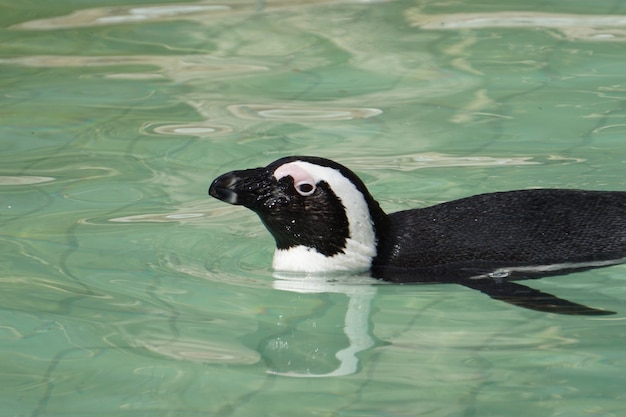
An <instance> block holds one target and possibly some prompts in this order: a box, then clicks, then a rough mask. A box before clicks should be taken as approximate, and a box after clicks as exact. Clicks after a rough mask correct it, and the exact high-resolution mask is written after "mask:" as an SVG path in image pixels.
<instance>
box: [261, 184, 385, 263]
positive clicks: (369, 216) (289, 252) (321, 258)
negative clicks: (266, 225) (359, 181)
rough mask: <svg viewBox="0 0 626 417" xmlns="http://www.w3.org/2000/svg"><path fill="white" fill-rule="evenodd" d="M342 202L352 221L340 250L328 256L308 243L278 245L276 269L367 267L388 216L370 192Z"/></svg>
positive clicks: (375, 253) (275, 259) (372, 257)
mask: <svg viewBox="0 0 626 417" xmlns="http://www.w3.org/2000/svg"><path fill="white" fill-rule="evenodd" d="M363 203H365V204H363ZM343 204H344V206H345V209H346V214H347V217H348V222H349V236H347V237H346V238H345V243H344V246H343V249H342V250H341V251H340V252H338V253H336V254H334V255H332V256H327V255H324V254H322V253H320V252H318V251H317V250H316V249H315V248H314V247H310V246H305V245H295V246H291V247H288V248H279V247H277V248H276V250H275V252H274V259H273V262H272V267H273V269H274V270H276V271H293V272H307V273H309V272H312V273H320V272H334V271H351V272H364V271H368V270H369V269H370V268H371V266H372V262H373V260H374V259H375V258H376V256H377V251H378V247H379V242H380V241H381V239H382V238H383V235H382V233H383V232H384V230H386V229H387V228H388V223H389V219H388V216H387V215H386V214H385V212H384V211H383V210H382V209H381V208H380V205H379V204H378V202H377V201H376V200H374V199H373V198H372V197H371V196H370V195H369V194H368V195H365V196H364V200H361V201H360V202H359V201H354V200H349V201H347V202H344V203H343Z"/></svg>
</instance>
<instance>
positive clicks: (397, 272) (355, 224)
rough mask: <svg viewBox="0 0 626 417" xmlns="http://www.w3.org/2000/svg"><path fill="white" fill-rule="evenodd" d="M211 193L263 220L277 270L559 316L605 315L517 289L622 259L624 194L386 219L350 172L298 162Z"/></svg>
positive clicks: (487, 200)
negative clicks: (453, 293) (407, 286)
mask: <svg viewBox="0 0 626 417" xmlns="http://www.w3.org/2000/svg"><path fill="white" fill-rule="evenodd" d="M209 194H210V195H211V196H213V197H216V198H218V199H220V200H222V201H225V202H227V203H230V204H237V205H243V206H245V207H247V208H249V209H251V210H253V211H254V212H256V213H257V214H258V215H259V217H260V218H261V220H262V222H263V223H264V224H265V226H266V227H267V229H268V230H269V231H270V232H271V233H272V235H273V236H274V239H275V241H276V251H275V254H274V261H273V267H274V269H276V270H280V271H301V272H326V271H365V270H370V271H371V273H372V275H373V276H374V277H377V278H381V279H384V280H387V281H393V282H452V283H458V284H462V285H465V286H467V287H470V288H474V289H477V290H480V291H482V292H483V293H486V294H488V295H490V296H491V297H493V298H497V299H500V300H503V301H507V302H510V303H513V304H517V305H521V306H524V307H527V308H532V309H536V310H541V311H553V312H557V313H564V314H607V313H610V312H606V311H603V310H596V309H592V308H589V307H585V306H582V305H579V304H575V303H571V302H569V301H566V300H561V299H558V298H556V297H554V296H552V295H549V294H545V293H541V292H539V291H537V290H533V289H531V288H528V287H525V286H522V285H520V284H516V283H513V282H511V280H519V279H529V278H538V277H542V276H546V275H559V274H566V273H569V272H573V271H579V270H584V269H590V268H597V267H602V266H608V265H613V264H617V263H621V262H623V261H624V260H625V258H626V192H613V191H582V190H562V189H535V190H519V191H508V192H498V193H490V194H481V195H476V196H472V197H467V198H463V199H460V200H455V201H450V202H446V203H442V204H438V205H435V206H431V207H427V208H421V209H414V210H405V211H400V212H396V213H392V214H389V215H388V214H386V213H384V211H383V210H382V209H381V208H380V206H379V204H378V203H377V202H376V201H375V200H374V198H373V197H372V196H371V194H370V193H369V191H368V190H367V188H366V187H365V185H364V184H363V182H362V181H361V180H360V179H359V178H358V177H357V176H356V175H355V174H354V173H353V172H352V171H350V170H349V169H347V168H346V167H344V166H342V165H340V164H338V163H336V162H333V161H330V160H327V159H323V158H318V157H308V156H292V157H286V158H282V159H279V160H277V161H275V162H272V163H271V164H269V165H268V166H267V167H263V168H256V169H248V170H242V171H232V172H229V173H226V174H224V175H222V176H220V177H218V178H217V179H215V180H214V181H213V183H212V184H211V187H210V188H209Z"/></svg>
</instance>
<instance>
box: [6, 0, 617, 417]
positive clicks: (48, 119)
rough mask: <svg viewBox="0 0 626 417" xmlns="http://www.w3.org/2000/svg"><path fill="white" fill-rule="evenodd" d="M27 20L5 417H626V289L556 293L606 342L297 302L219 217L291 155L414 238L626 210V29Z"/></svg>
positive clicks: (575, 287) (363, 19)
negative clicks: (523, 200)
mask: <svg viewBox="0 0 626 417" xmlns="http://www.w3.org/2000/svg"><path fill="white" fill-rule="evenodd" d="M0 7H1V10H2V13H0V24H1V29H0V83H1V84H0V85H1V90H0V91H1V95H0V109H1V114H2V123H1V124H0V143H1V146H2V152H1V153H0V216H1V217H0V221H1V222H2V226H1V229H0V247H1V248H2V255H1V257H0V268H1V269H0V271H1V272H0V283H1V288H2V290H1V291H0V355H1V357H0V384H1V385H0V386H1V387H2V390H1V391H0V416H2V417H4V416H113V415H115V416H118V415H128V416H290V417H291V416H341V417H344V416H422V415H424V416H426V415H428V416H446V417H451V416H464V417H470V416H481V417H485V416H487V417H488V416H494V417H495V416H512V415H514V416H516V417H519V416H529V417H531V416H532V417H536V416H568V417H578V416H594V417H597V416H603V417H604V416H606V417H608V416H623V415H626V388H625V387H626V377H625V375H626V352H625V351H624V346H625V345H626V322H625V318H626V286H625V285H624V284H625V283H626V278H625V277H624V276H625V275H626V267H624V266H615V267H611V268H605V269H600V270H593V271H589V272H584V273H578V274H573V275H570V276H562V277H554V278H546V279H543V280H539V281H533V282H531V283H529V285H531V286H532V287H534V288H538V289H541V290H544V291H546V292H550V293H553V294H556V295H558V296H559V297H562V298H566V299H569V300H572V301H575V302H579V303H583V304H587V305H590V306H593V307H596V308H603V309H607V310H612V311H616V312H618V314H616V315H613V316H606V317H603V318H586V317H566V316H557V315H551V314H546V313H539V312H533V311H529V310H525V309H522V308H519V307H515V306H511V305H508V304H504V303H501V302H498V301H495V300H492V299H490V298H488V297H486V296H484V295H482V294H480V293H478V292H474V291H471V290H469V289H466V288H462V287H458V286H454V285H418V286H398V285H375V286H372V285H370V284H369V283H367V282H365V283H363V282H360V281H359V283H358V284H353V285H350V284H345V283H343V282H339V283H337V284H336V285H334V286H331V287H326V288H317V289H315V288H314V289H311V288H308V289H303V288H302V287H299V286H298V285H299V284H298V283H295V284H293V283H292V284H293V285H294V286H295V287H294V286H292V287H289V281H287V283H286V284H285V283H283V282H282V281H281V280H280V279H278V278H276V277H274V276H273V274H272V271H271V269H270V263H271V256H272V252H273V247H272V239H271V237H270V236H269V234H268V233H267V232H266V231H265V230H264V228H263V226H262V225H261V223H260V222H259V221H258V219H257V218H256V217H255V216H254V215H253V214H252V213H250V212H247V211H246V210H245V209H241V208H233V207H231V206H227V205H225V204H223V203H221V202H219V201H216V200H212V199H209V198H208V196H207V195H206V190H207V188H208V185H209V184H210V182H211V180H212V179H213V178H214V177H215V176H217V175H218V174H220V173H222V172H225V171H229V170H232V169H242V168H248V167H255V166H261V165H266V164H267V163H269V162H270V161H272V160H274V159H277V158H278V157H280V156H284V155H289V154H312V155H319V156H324V157H329V158H332V159H336V160H338V161H340V162H342V163H344V164H346V165H348V166H349V167H351V168H353V169H354V170H355V171H357V172H358V173H359V174H360V175H361V176H362V178H363V179H364V180H365V181H366V182H367V184H368V186H369V187H370V190H371V191H372V193H373V194H374V195H375V196H377V198H378V199H379V201H380V202H381V204H382V206H383V207H384V208H385V209H386V210H388V211H395V210H399V209H405V208H412V207H417V206H425V205H429V204H434V203H437V202H441V201H445V200H450V199H453V198H459V197H464V196H467V195H471V194H476V193H480V192H490V191H499V190H508V189H517V188H530V187H569V188H588V189H604V190H608V189H614V190H625V189H626V181H625V179H624V174H625V172H626V167H625V166H624V161H626V147H625V146H624V137H625V136H626V110H625V107H624V103H625V102H626V101H625V100H626V82H625V81H624V80H625V77H624V71H625V68H626V54H625V52H624V51H625V49H624V48H625V42H626V2H623V1H602V2H592V3H591V2H586V1H577V2H575V1H569V2H543V1H542V2H539V1H524V2H522V1H511V2H490V1H477V2H469V1H465V2H464V1H455V0H452V1H448V2H436V1H434V0H419V1H413V2H409V1H389V2H384V1H380V2H376V1H373V2H367V1H363V2H359V1H333V2H330V1H327V2H324V1H301V2H279V1H258V2H253V1H245V0H241V1H232V2H227V3H217V2H214V1H205V2H196V3H193V2H188V3H187V2H176V1H170V2H167V3H165V2H161V3H159V2H158V1H156V0H155V1H153V2H150V3H148V2H145V1H140V0H138V1H135V2H133V3H132V5H129V4H128V3H127V2H125V1H118V0H99V1H91V2H84V1H78V0H63V1H55V2H41V1H35V0H30V1H21V2H19V3H16V2H8V1H1V2H0ZM302 285H305V284H302ZM341 352H343V353H341ZM314 375H327V377H319V378H316V377H313V376H314Z"/></svg>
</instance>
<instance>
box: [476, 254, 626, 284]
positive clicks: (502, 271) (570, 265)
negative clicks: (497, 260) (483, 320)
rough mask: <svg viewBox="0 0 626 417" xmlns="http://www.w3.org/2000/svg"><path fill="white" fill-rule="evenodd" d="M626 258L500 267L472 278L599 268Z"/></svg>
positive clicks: (622, 261) (621, 261) (620, 261)
mask: <svg viewBox="0 0 626 417" xmlns="http://www.w3.org/2000/svg"><path fill="white" fill-rule="evenodd" d="M624 261H626V258H620V259H613V260H608V261H589V262H565V263H561V264H548V265H531V266H514V267H510V268H498V269H496V270H495V271H493V272H490V273H488V274H483V275H477V276H475V277H472V279H480V278H505V277H507V276H509V275H510V274H511V273H515V272H522V273H523V272H528V273H533V272H538V273H543V272H556V271H563V270H567V269H584V268H599V267H602V266H609V265H617V264H621V263H624Z"/></svg>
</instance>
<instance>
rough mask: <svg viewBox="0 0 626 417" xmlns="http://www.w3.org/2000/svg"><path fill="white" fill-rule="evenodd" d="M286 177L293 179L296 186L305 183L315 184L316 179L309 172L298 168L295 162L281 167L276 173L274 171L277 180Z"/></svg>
mask: <svg viewBox="0 0 626 417" xmlns="http://www.w3.org/2000/svg"><path fill="white" fill-rule="evenodd" d="M286 176H290V177H291V178H293V183H294V184H300V183H303V182H305V183H309V184H315V179H313V177H311V175H310V174H309V173H308V172H306V171H305V170H304V169H302V168H301V167H300V166H298V164H296V163H295V162H290V163H288V164H284V165H281V166H279V167H278V168H277V169H276V171H274V177H275V178H276V179H277V180H279V179H281V178H283V177H286Z"/></svg>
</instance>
